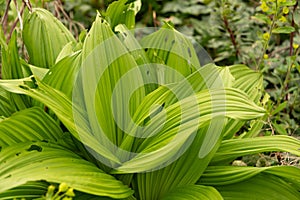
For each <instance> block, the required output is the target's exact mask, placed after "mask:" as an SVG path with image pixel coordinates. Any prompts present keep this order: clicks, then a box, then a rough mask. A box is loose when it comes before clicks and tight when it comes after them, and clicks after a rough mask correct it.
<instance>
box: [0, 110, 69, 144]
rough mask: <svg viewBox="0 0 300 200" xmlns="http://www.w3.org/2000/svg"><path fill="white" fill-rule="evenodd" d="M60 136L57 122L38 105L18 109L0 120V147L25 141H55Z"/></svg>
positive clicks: (61, 133) (61, 134) (61, 135)
mask: <svg viewBox="0 0 300 200" xmlns="http://www.w3.org/2000/svg"><path fill="white" fill-rule="evenodd" d="M62 137H63V132H62V130H61V129H60V127H59V126H58V125H57V123H55V121H54V120H53V119H52V118H51V117H50V116H49V115H47V114H46V113H45V112H44V111H43V110H42V109H40V108H38V107H33V108H28V109H25V110H22V111H19V112H17V113H15V114H14V115H12V116H11V117H9V118H6V119H4V120H3V121H1V122H0V146H1V147H6V146H10V145H13V144H17V143H20V142H26V141H40V140H52V141H57V140H59V139H61V138H62Z"/></svg>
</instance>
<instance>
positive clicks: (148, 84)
mask: <svg viewBox="0 0 300 200" xmlns="http://www.w3.org/2000/svg"><path fill="white" fill-rule="evenodd" d="M115 31H116V32H118V36H119V38H120V40H121V42H122V43H123V44H124V46H126V48H127V49H128V51H129V53H130V54H131V55H132V56H133V58H134V59H135V62H136V63H137V64H138V65H139V66H140V67H139V69H140V70H141V74H142V76H143V80H144V83H145V85H144V87H145V92H146V94H148V93H150V92H152V91H153V90H154V89H156V88H157V87H158V86H157V83H158V80H157V73H156V70H155V64H152V63H150V61H149V59H148V57H147V55H146V52H145V50H144V49H143V48H142V46H141V45H140V43H139V42H138V40H137V39H136V38H135V37H134V35H133V33H132V32H131V31H130V30H128V29H127V28H126V26H124V25H122V24H120V25H118V26H116V28H115Z"/></svg>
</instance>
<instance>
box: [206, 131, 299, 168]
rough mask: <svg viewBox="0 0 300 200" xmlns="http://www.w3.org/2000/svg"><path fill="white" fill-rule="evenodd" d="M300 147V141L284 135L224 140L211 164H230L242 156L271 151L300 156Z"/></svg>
mask: <svg viewBox="0 0 300 200" xmlns="http://www.w3.org/2000/svg"><path fill="white" fill-rule="evenodd" d="M299 147H300V141H299V140H297V139H295V138H293V137H289V136H283V135H276V136H265V137H256V138H244V139H230V140H224V141H222V143H221V146H220V148H219V149H218V151H217V153H216V154H215V155H214V157H213V159H212V161H211V164H215V163H222V162H224V161H225V162H226V161H227V162H230V161H232V160H234V159H236V158H238V157H240V156H245V155H251V154H256V153H262V152H270V151H282V152H290V153H292V154H295V155H298V156H300V150H299Z"/></svg>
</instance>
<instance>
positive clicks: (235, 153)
mask: <svg viewBox="0 0 300 200" xmlns="http://www.w3.org/2000/svg"><path fill="white" fill-rule="evenodd" d="M118 3H119V4H120V6H122V5H124V1H118V2H115V3H114V6H116V5H118ZM125 5H128V6H123V7H122V8H123V10H121V9H118V10H117V11H118V12H121V13H125V15H126V12H130V13H129V14H128V16H129V17H128V19H127V18H126V20H125V21H124V18H122V19H119V18H118V14H116V13H113V12H107V14H106V15H105V19H104V18H103V17H102V16H100V15H99V14H98V15H97V17H96V19H95V21H94V23H93V25H92V27H91V29H90V30H89V32H88V33H87V35H86V37H85V39H84V40H83V42H82V43H81V41H79V42H77V44H75V47H76V48H75V47H74V48H72V46H71V47H70V46H68V47H67V46H64V47H63V48H62V49H61V50H60V52H55V54H52V55H57V56H58V55H60V56H59V57H60V58H59V59H57V57H56V58H55V60H56V62H55V63H54V65H53V66H52V67H51V68H50V69H44V68H39V66H33V65H29V64H28V63H26V62H25V61H22V62H23V65H22V67H23V68H24V69H27V70H29V71H30V73H24V72H26V70H21V71H18V69H15V68H16V67H17V66H18V65H4V66H3V70H6V71H12V72H13V71H14V70H16V71H18V72H19V73H20V76H18V77H11V78H10V79H6V80H1V81H0V86H1V87H0V92H1V93H0V95H1V96H0V104H1V110H0V111H1V113H0V115H1V116H3V117H1V121H0V146H1V151H0V163H1V164H0V174H1V175H0V180H1V181H0V198H2V199H10V198H26V199H27V198H28V199H41V198H42V199H43V198H44V199H45V198H46V197H47V196H49V194H55V191H54V190H55V187H53V186H49V185H53V184H54V185H58V184H60V187H62V186H61V185H66V186H67V192H66V195H67V196H66V198H74V199H142V200H154V199H241V198H243V197H249V196H251V195H252V196H251V197H253V199H254V198H261V199H267V198H271V199H282V198H289V199H297V198H299V195H300V194H299V192H298V191H299V187H300V184H299V179H298V178H297V176H299V174H300V173H299V171H300V170H299V169H298V168H295V167H289V166H285V167H277V166H276V167H261V168H255V167H237V166H231V164H230V163H231V162H232V161H233V160H236V159H237V158H239V157H241V156H243V155H248V154H256V153H259V152H266V151H288V152H291V153H293V154H296V155H299V154H300V152H299V146H300V142H299V141H297V140H296V139H293V138H290V137H287V136H279V137H278V136H272V137H271V136H269V137H255V136H257V135H258V133H259V130H258V129H257V127H256V128H253V130H251V131H250V133H251V134H249V133H245V134H244V135H243V137H239V138H238V137H236V136H235V134H236V133H237V132H238V130H239V129H240V128H241V127H242V126H243V125H244V123H245V122H246V121H247V120H252V119H261V118H263V117H264V116H265V114H266V112H265V110H264V108H263V107H262V104H261V103H260V99H261V96H262V76H261V74H259V73H257V72H254V71H252V70H250V69H248V68H247V67H246V66H244V65H233V66H229V67H218V66H216V65H214V64H207V65H205V66H201V65H200V62H199V59H198V57H197V54H196V52H195V50H194V48H193V45H192V43H191V42H190V41H189V40H188V39H187V38H186V37H184V36H183V35H182V34H181V33H180V32H178V31H176V30H175V29H174V28H173V27H172V26H171V25H170V24H167V23H166V24H165V25H164V26H163V27H162V28H161V29H159V30H158V31H157V32H154V33H152V34H150V35H148V36H146V37H144V38H142V40H137V39H136V38H135V37H134V34H132V31H129V30H127V28H126V24H127V20H129V22H128V23H129V24H132V18H134V15H132V8H135V7H134V5H132V4H130V3H128V4H125ZM34 12H35V11H33V13H31V14H33V15H34V14H35V13H34ZM40 13H45V12H40ZM45 17H48V18H49V17H51V18H54V17H53V16H49V15H45ZM50 21H51V20H50ZM110 22H113V25H114V27H115V29H112V25H111V24H110ZM26 23H30V22H28V21H27V22H26ZM117 24H118V25H117ZM124 24H125V25H124ZM116 25H117V26H116ZM44 26H52V24H48V23H45V24H43V27H44ZM52 28H53V27H52ZM116 32H118V33H119V34H116ZM40 34H45V36H44V37H49V41H53V42H54V41H56V40H51V37H56V35H49V34H47V33H44V32H41V33H40ZM23 36H24V37H31V36H30V34H23ZM24 39H25V38H24ZM27 39H28V38H27ZM25 40H26V39H25ZM37 44H40V45H43V44H42V43H39V42H38V43H36V44H35V45H37ZM1 45H2V51H3V52H5V53H7V56H6V57H4V58H3V59H11V60H14V59H16V60H17V61H18V59H19V56H18V54H17V52H16V51H12V52H11V49H10V48H3V47H5V44H1ZM66 45H68V44H66ZM41 48H42V47H41ZM39 49H40V48H33V49H32V51H33V52H32V53H33V55H39V56H42V57H43V58H44V59H46V60H45V63H49V62H50V61H47V58H48V57H47V55H45V54H43V53H45V51H39ZM10 52H11V53H10ZM49 59H50V60H51V62H53V59H54V58H53V56H49ZM4 61H6V60H4ZM4 61H2V62H4ZM6 63H7V61H6ZM162 66H164V67H165V69H167V70H161V68H162ZM168 70H170V71H168ZM30 74H33V75H30ZM99 74H100V75H101V76H99ZM99 77H100V78H99ZM11 94H18V95H23V96H22V97H30V99H31V100H32V99H34V102H33V103H32V104H29V105H27V104H26V107H22V109H15V107H14V102H13V101H12V99H11V98H10V95H11ZM18 101H20V102H21V101H22V102H23V103H25V101H27V99H23V98H19V99H18ZM36 102H39V103H36ZM112 105H113V106H112ZM120 122H121V123H120ZM121 125H122V126H121ZM253 127H255V126H253ZM128 152H129V153H128ZM178 155H179V156H178ZM174 158H175V159H174ZM261 187H263V188H264V190H261ZM49 188H50V189H49ZM70 188H71V190H72V192H69V193H70V194H69V193H68V190H69V189H70ZM281 189H283V190H281ZM49 190H51V191H50V192H49ZM64 191H65V190H64ZM266 191H272V192H266ZM274 191H280V192H278V193H277V192H274ZM73 192H74V194H73ZM59 195H63V194H59ZM74 195H75V197H73V196H74ZM253 195H254V196H253ZM50 196H51V195H50ZM61 197H63V196H61Z"/></svg>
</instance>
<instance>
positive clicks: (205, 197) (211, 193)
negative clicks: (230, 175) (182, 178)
mask: <svg viewBox="0 0 300 200" xmlns="http://www.w3.org/2000/svg"><path fill="white" fill-rule="evenodd" d="M199 199H201V200H212V199H214V200H222V199H223V197H222V196H221V194H220V193H219V192H218V191H217V190H216V189H215V188H213V187H209V186H203V185H187V186H183V187H178V188H175V189H174V190H172V191H170V192H169V193H167V194H166V195H165V196H164V197H163V198H162V199H161V200H199Z"/></svg>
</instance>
